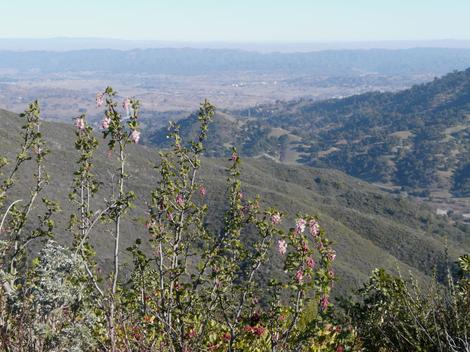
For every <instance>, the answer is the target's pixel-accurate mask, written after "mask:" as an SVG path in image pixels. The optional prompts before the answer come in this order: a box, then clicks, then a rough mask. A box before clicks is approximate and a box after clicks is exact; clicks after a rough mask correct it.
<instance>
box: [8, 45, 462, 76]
mask: <svg viewBox="0 0 470 352" xmlns="http://www.w3.org/2000/svg"><path fill="white" fill-rule="evenodd" d="M468 66H470V48H469V49H445V48H415V49H402V50H386V49H370V50H326V51H316V52H305V53H300V52H297V53H259V52H253V51H242V50H228V49H192V48H159V49H135V50H128V51H122V50H107V49H89V50H76V51H64V52H52V51H27V52H22V51H5V50H3V51H0V70H4V71H5V70H6V71H8V70H13V71H17V72H22V73H26V72H40V73H73V72H97V73H113V74H124V73H149V74H173V75H201V74H208V73H224V72H225V73H228V72H231V73H233V72H248V73H257V74H263V73H270V74H272V73H288V74H297V75H306V74H307V75H317V76H342V77H348V76H360V75H365V74H378V75H420V74H421V75H424V74H425V75H429V74H434V75H442V74H444V73H447V72H449V71H452V70H455V69H464V68H466V67H468Z"/></svg>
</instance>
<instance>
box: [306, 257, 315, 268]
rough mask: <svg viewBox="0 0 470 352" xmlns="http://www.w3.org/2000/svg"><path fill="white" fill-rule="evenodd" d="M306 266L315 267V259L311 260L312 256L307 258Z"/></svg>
mask: <svg viewBox="0 0 470 352" xmlns="http://www.w3.org/2000/svg"><path fill="white" fill-rule="evenodd" d="M306 262H307V266H308V267H309V268H310V269H313V268H314V267H315V260H313V258H312V257H308V258H307V260H306Z"/></svg>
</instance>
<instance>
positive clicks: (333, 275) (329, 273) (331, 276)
mask: <svg viewBox="0 0 470 352" xmlns="http://www.w3.org/2000/svg"><path fill="white" fill-rule="evenodd" d="M328 276H329V277H330V279H334V277H335V272H334V271H333V270H329V271H328Z"/></svg>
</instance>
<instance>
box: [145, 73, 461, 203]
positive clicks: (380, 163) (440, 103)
mask: <svg viewBox="0 0 470 352" xmlns="http://www.w3.org/2000/svg"><path fill="white" fill-rule="evenodd" d="M194 123H195V116H190V117H188V118H187V119H185V120H182V121H180V124H181V126H182V131H183V133H185V134H187V135H191V134H192V133H193V130H194V127H193V126H194ZM164 134H165V131H164V130H161V131H158V132H156V133H153V134H150V135H147V136H146V140H147V141H148V142H149V143H152V144H154V145H157V146H162V145H165V143H166V140H165V138H164ZM211 134H212V135H213V136H215V137H213V138H212V143H211V145H210V146H209V150H210V153H211V154H212V155H214V156H219V155H225V154H227V153H228V150H229V149H230V147H231V146H236V147H237V148H238V149H239V150H240V152H241V153H242V154H244V155H249V156H252V157H259V156H267V157H269V158H272V159H274V160H276V161H278V162H282V163H288V164H304V165H310V166H317V167H318V166H319V167H327V168H335V169H339V170H342V171H344V172H346V173H348V174H349V175H352V176H355V177H359V178H361V179H363V180H367V181H370V182H378V183H382V184H385V185H389V186H399V187H401V188H402V190H406V191H409V192H411V193H414V194H417V195H421V194H422V195H427V194H429V192H430V191H436V190H437V191H439V192H441V193H442V192H444V193H447V194H449V195H450V194H453V195H454V196H459V197H462V196H467V197H468V196H470V69H467V70H465V71H460V72H453V73H450V74H448V75H446V76H444V77H442V78H439V79H435V80H434V81H432V82H429V83H426V84H422V85H417V86H414V87H412V88H411V89H407V90H404V91H400V92H397V93H374V92H372V93H366V94H361V95H357V96H352V97H348V98H344V99H332V100H327V101H322V102H314V101H312V100H309V99H300V100H296V101H291V102H278V103H276V104H271V105H264V106H258V107H256V108H252V109H246V110H241V111H235V112H227V111H226V112H225V113H220V114H219V115H218V118H217V121H216V122H215V123H214V124H213V125H212V127H211Z"/></svg>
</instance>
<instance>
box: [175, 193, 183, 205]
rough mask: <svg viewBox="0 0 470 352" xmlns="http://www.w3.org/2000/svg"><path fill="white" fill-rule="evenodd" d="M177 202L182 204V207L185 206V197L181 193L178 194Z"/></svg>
mask: <svg viewBox="0 0 470 352" xmlns="http://www.w3.org/2000/svg"><path fill="white" fill-rule="evenodd" d="M176 204H178V206H180V207H183V206H184V198H183V196H182V195H181V194H178V195H177V196H176Z"/></svg>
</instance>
